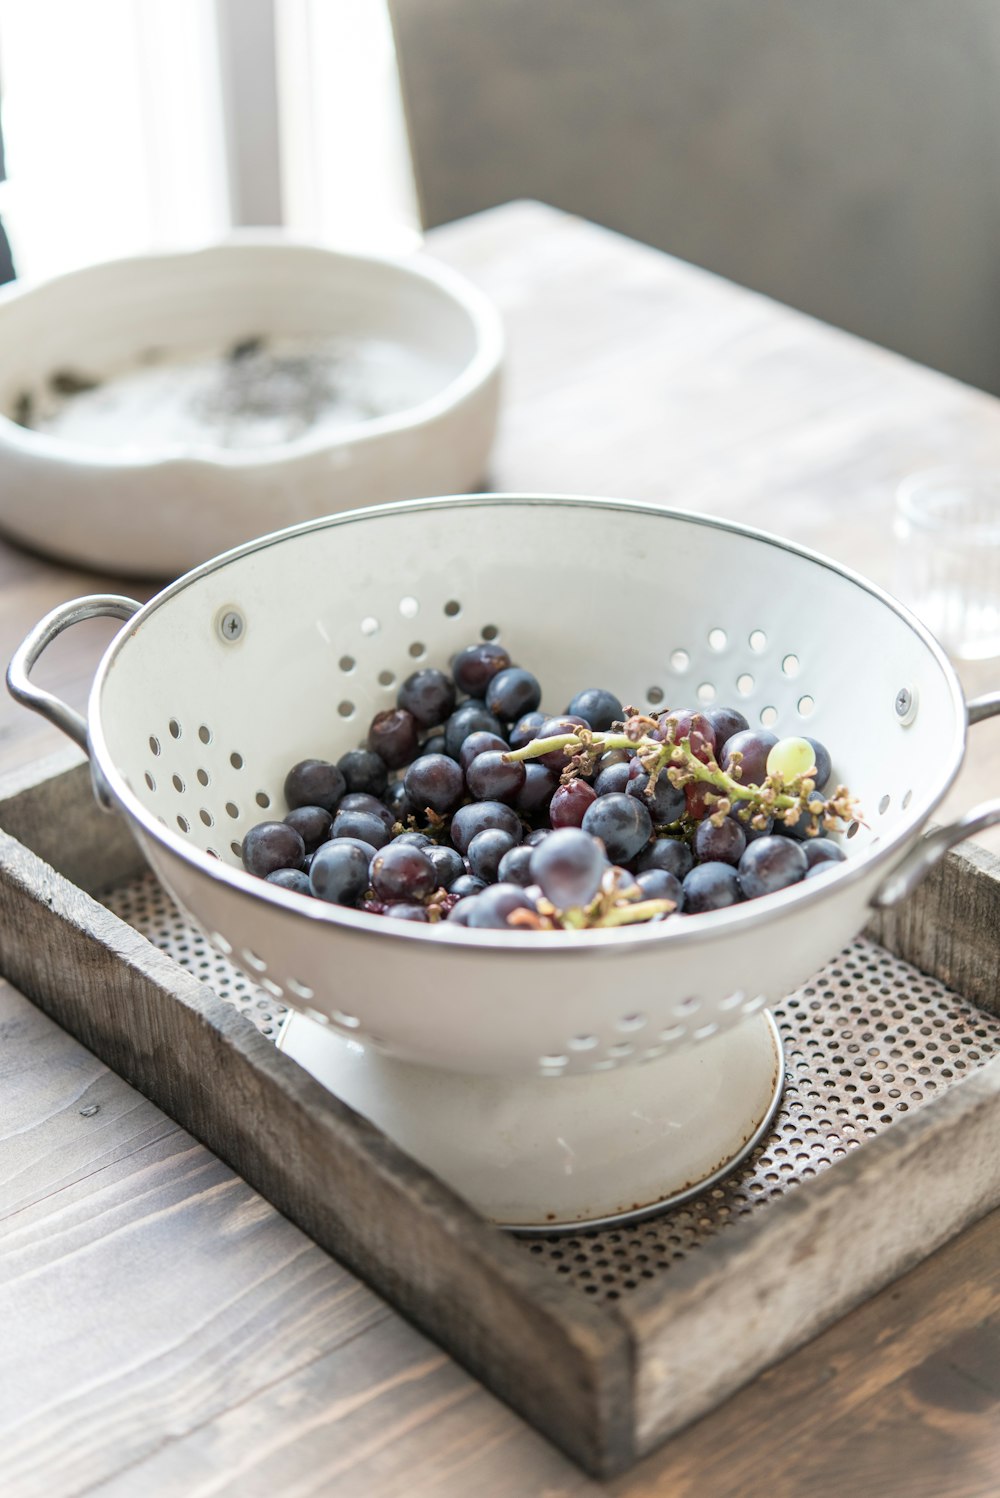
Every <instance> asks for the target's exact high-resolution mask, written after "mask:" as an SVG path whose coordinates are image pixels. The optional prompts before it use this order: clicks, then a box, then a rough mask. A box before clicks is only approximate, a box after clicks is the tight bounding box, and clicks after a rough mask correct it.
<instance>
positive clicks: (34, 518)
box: [0, 232, 503, 577]
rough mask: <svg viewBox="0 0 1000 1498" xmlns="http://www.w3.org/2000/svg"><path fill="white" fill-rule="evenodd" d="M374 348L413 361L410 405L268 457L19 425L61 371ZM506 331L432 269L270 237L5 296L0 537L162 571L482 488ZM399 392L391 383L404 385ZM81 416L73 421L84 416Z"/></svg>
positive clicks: (86, 273) (61, 554)
mask: <svg viewBox="0 0 1000 1498" xmlns="http://www.w3.org/2000/svg"><path fill="white" fill-rule="evenodd" d="M255 337H263V338H264V339H278V340H281V339H289V340H295V339H316V338H333V339H341V340H351V339H355V340H358V339H368V340H378V341H379V343H380V344H381V346H382V347H385V346H386V345H392V346H395V347H401V348H402V350H403V351H404V355H403V357H409V358H410V359H418V360H422V361H423V378H422V379H421V381H420V382H419V385H420V394H419V398H418V399H417V400H416V402H415V403H412V404H405V405H403V406H402V407H400V406H399V404H398V396H399V391H398V389H397V390H396V399H397V406H396V408H395V409H393V410H390V411H389V412H388V414H380V415H375V416H366V417H362V418H360V419H357V420H354V421H353V422H352V423H351V424H350V425H347V426H343V427H341V428H340V429H338V430H336V431H331V430H327V431H325V432H324V431H323V430H322V429H316V430H313V431H311V432H310V431H305V432H303V434H302V435H298V436H295V437H294V438H292V439H291V440H283V441H281V442H280V443H279V444H277V445H271V446H257V447H246V446H244V447H237V448H227V447H225V446H222V445H216V444H214V443H212V442H204V441H198V442H191V441H184V442H177V441H172V440H163V441H159V442H157V441H149V440H148V439H142V440H133V441H131V442H130V443H125V442H121V441H120V440H116V441H115V443H114V445H108V444H105V445H99V444H98V443H96V442H95V441H94V440H92V437H91V435H90V434H88V435H87V440H80V438H79V436H73V435H69V434H68V433H66V432H65V431H58V432H57V431H46V430H40V429H35V428H33V427H31V426H25V425H22V424H20V423H19V421H18V420H17V414H18V411H19V407H20V412H21V414H22V416H23V414H24V406H25V398H26V397H27V399H28V401H30V404H31V407H32V410H33V412H37V411H38V410H39V408H40V407H41V406H44V404H45V402H46V400H48V401H49V402H51V400H52V388H53V387H52V381H53V376H54V375H58V374H59V372H65V371H69V372H71V373H73V374H82V375H85V376H92V377H96V378H97V379H99V380H101V381H106V380H108V379H109V378H111V377H114V376H115V375H118V374H120V373H122V372H124V371H128V370H132V369H137V368H141V367H142V366H143V363H144V361H145V362H147V364H148V361H149V357H150V352H151V351H153V352H154V357H155V361H156V365H157V367H158V368H162V367H165V366H170V364H171V363H172V362H177V361H181V360H183V359H184V358H185V356H190V355H191V354H192V353H193V352H196V351H204V350H213V351H215V352H217V353H218V354H222V353H223V352H224V351H225V350H227V349H231V348H232V347H233V346H234V345H236V344H239V343H240V342H241V341H243V340H246V339H248V338H255ZM502 352H503V335H502V329H501V324H500V319H499V316H498V314H497V312H496V311H495V309H494V308H493V306H492V305H491V304H490V303H489V302H488V300H487V299H486V298H485V297H484V296H483V295H482V294H481V293H480V292H478V291H477V290H476V289H475V288H474V287H472V286H470V285H469V284H468V283H467V282H466V281H465V280H464V279H463V278H462V277H461V276H459V275H456V274H455V273H454V272H452V271H450V270H448V269H447V268H446V267H443V266H441V265H438V264H437V263H435V262H433V261H431V260H430V259H427V258H424V257H422V256H421V257H413V258H411V259H407V260H404V261H394V260H388V259H379V258H377V257H373V256H362V255H348V254H342V253H339V252H336V251H333V250H330V249H324V248H319V247H315V246H308V245H302V244H295V243H293V242H291V241H289V240H287V239H286V238H284V237H282V236H280V235H276V234H273V233H265V234H261V233H258V232H254V233H253V234H251V235H241V236H239V237H237V238H234V239H233V240H231V241H229V242H227V243H225V244H221V245H216V246H212V247H209V248H205V249H198V250H190V251H181V252H178V253H171V254H157V255H143V256H136V257H134V258H131V259H124V260H118V261H109V262H106V263H103V264H100V265H94V266H89V267H87V268H85V269H83V270H78V271H73V272H71V273H69V274H67V275H62V276H58V277H55V278H53V279H51V280H49V281H46V282H44V283H41V284H38V285H34V286H27V287H19V286H14V287H12V288H10V289H9V290H7V291H5V292H4V293H3V294H2V295H0V527H2V528H3V530H4V531H5V532H6V534H7V535H9V536H11V537H12V538H13V539H15V540H17V541H21V542H23V543H25V544H27V545H28V546H31V547H33V548H36V549H37V550H40V551H43V552H46V553H49V554H50V555H54V556H57V557H58V558H60V559H62V560H66V561H70V562H74V563H82V564H83V565H85V566H91V567H95V568H98V569H100V570H101V571H110V572H115V573H122V574H128V575H139V576H153V577H170V576H174V575H176V574H178V573H180V572H183V571H185V570H187V569H188V568H190V567H192V566H194V565H196V564H197V563H199V562H202V561H204V560H205V559H206V558H208V557H211V556H214V555H216V554H217V553H219V552H221V551H225V550H227V549H228V548H230V547H232V546H236V545H239V544H240V543H241V542H244V541H247V540H249V539H251V538H252V537H255V536H259V535H261V534H263V533H266V532H269V531H272V530H277V529H280V528H282V527H285V526H287V525H290V524H294V523H296V522H299V521H304V520H310V519H314V518H317V517H319V516H323V515H327V514H333V513H336V512H338V511H341V510H346V509H357V508H358V506H359V505H360V506H363V505H368V504H373V503H377V502H381V501H384V500H391V499H401V498H410V497H421V496H424V495H431V494H448V493H455V492H460V491H468V490H474V489H476V488H478V487H479V486H480V485H481V483H482V480H483V477H484V473H485V466H486V460H487V456H488V453H489V449H490V446H491V443H492V440H493V435H494V431H495V427H496V416H497V404H498V395H499V377H500V365H501V359H502ZM397 384H398V382H397ZM81 409H82V408H81Z"/></svg>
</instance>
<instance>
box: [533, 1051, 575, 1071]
mask: <svg viewBox="0 0 1000 1498" xmlns="http://www.w3.org/2000/svg"><path fill="white" fill-rule="evenodd" d="M538 1064H539V1066H544V1067H545V1068H546V1070H549V1071H557V1070H560V1071H561V1070H562V1068H563V1067H564V1066H569V1057H568V1056H556V1055H551V1056H539V1058H538Z"/></svg>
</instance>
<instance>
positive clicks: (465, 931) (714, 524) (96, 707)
mask: <svg viewBox="0 0 1000 1498" xmlns="http://www.w3.org/2000/svg"><path fill="white" fill-rule="evenodd" d="M511 500H514V501H516V502H518V503H521V504H529V505H534V504H538V505H544V506H551V505H560V506H563V505H564V506H567V507H577V508H587V509H605V510H617V511H631V512H637V513H640V514H648V515H659V516H663V517H665V518H669V519H674V520H680V521H683V522H688V523H691V524H695V525H700V526H706V527H710V528H714V529H717V530H723V531H726V532H729V533H731V534H734V535H738V536H743V537H746V538H748V539H750V540H754V541H758V542H761V543H763V544H765V545H768V546H774V547H777V548H779V549H780V550H783V551H788V552H791V553H793V554H794V555H796V556H799V557H802V558H804V559H805V560H807V561H809V562H812V563H814V564H816V565H819V566H822V567H825V568H827V569H828V570H830V571H832V572H835V573H836V574H837V575H838V576H840V577H842V578H844V579H846V580H847V581H849V582H851V583H853V584H855V585H856V586H857V587H859V588H861V589H862V590H863V591H864V592H866V593H868V594H870V595H871V596H872V597H874V598H875V599H877V600H878V601H880V602H881V603H883V604H884V605H885V606H886V607H887V608H889V609H890V610H891V611H892V612H893V613H894V614H896V615H897V616H898V617H899V618H900V619H901V620H902V621H903V622H904V623H905V624H906V625H907V626H908V627H909V628H910V629H911V630H912V631H913V632H914V633H915V634H916V635H917V636H918V638H919V639H920V640H921V642H922V643H923V644H924V646H925V647H926V648H927V649H928V650H929V651H930V653H931V655H932V656H933V658H934V660H935V662H936V663H937V665H938V666H939V668H940V670H941V672H942V675H943V677H944V681H945V684H946V686H947V687H948V689H949V691H950V695H951V699H952V705H953V708H954V733H953V735H952V739H951V742H950V744H949V743H947V742H942V745H941V752H940V760H939V763H940V765H941V766H942V772H941V777H940V779H939V780H938V782H937V783H936V785H935V788H934V791H933V793H932V794H927V793H924V794H922V795H920V796H917V795H915V796H914V800H913V803H912V804H911V807H910V808H909V809H908V810H907V812H906V814H905V816H904V818H903V819H901V821H900V824H899V826H898V827H897V828H896V829H895V831H894V832H893V833H891V834H889V835H887V836H886V838H885V840H884V841H882V842H880V843H879V845H878V846H877V847H874V848H869V849H867V850H866V851H865V852H863V853H861V854H859V855H857V856H855V857H852V858H847V859H846V860H845V861H844V862H842V863H838V864H837V865H836V866H835V868H834V871H833V872H831V873H830V874H829V875H828V877H827V878H825V879H811V880H804V881H802V882H801V883H799V884H797V885H793V886H791V887H790V888H789V889H785V890H781V891H779V892H778V894H776V895H765V896H762V897H761V898H759V899H756V900H747V901H745V902H743V903H741V904H739V905H733V906H730V907H728V908H727V909H724V910H715V911H707V912H705V913H703V914H700V915H686V916H684V918H683V920H682V921H676V922H675V921H670V920H667V921H663V922H656V923H652V924H646V925H635V926H625V927H618V928H616V929H611V930H588V931H549V932H546V931H525V932H519V931H499V930H490V929H483V928H480V929H470V928H468V927H462V926H454V927H451V928H450V929H449V927H450V923H449V922H448V921H442V922H438V923H436V924H435V925H429V924H428V925H423V924H421V923H419V922H412V921H393V920H386V918H385V917H384V916H379V915H372V914H369V913H368V912H366V911H363V910H354V909H351V908H349V907H346V906H339V905H332V904H328V903H326V902H325V901H321V900H317V899H315V898H313V897H311V896H308V895H299V894H295V893H294V892H293V891H291V890H285V889H281V888H279V887H278V886H275V885H270V884H268V883H267V882H266V881H265V880H263V879H258V878H256V877H255V876H254V875H252V874H248V873H247V872H246V871H245V870H243V869H238V868H233V867H230V866H229V865H228V864H225V863H223V862H222V860H221V859H218V858H213V857H211V856H210V855H209V854H208V853H205V852H203V851H202V850H201V849H200V848H198V847H196V846H195V845H194V844H192V843H190V842H187V841H186V840H185V839H184V838H182V837H181V836H180V835H179V834H178V833H175V832H172V831H171V829H170V828H169V827H166V826H164V825H163V824H162V823H161V822H160V821H159V819H158V818H157V817H155V816H154V815H153V814H152V813H150V812H149V811H148V810H147V808H146V807H145V806H144V805H143V803H142V802H141V801H140V799H139V798H138V796H137V795H136V794H135V793H134V792H133V791H132V790H131V788H130V787H129V786H128V784H127V782H126V781H125V778H124V776H123V775H122V774H120V773H119V771H118V769H117V767H116V766H115V764H114V761H113V759H112V757H111V754H110V751H109V749H108V744H107V740H106V738H105V734H104V728H103V724H102V721H101V695H102V692H103V688H104V684H105V682H106V680H107V678H108V675H109V672H110V671H111V669H112V668H113V666H114V662H115V660H116V659H117V657H118V655H119V653H120V652H121V651H122V650H123V649H124V648H126V647H127V644H128V640H129V639H130V638H131V636H132V635H133V634H134V633H135V632H136V630H137V629H139V628H140V627H141V625H142V623H143V621H144V620H145V619H147V618H148V617H149V616H150V615H151V614H152V613H154V612H155V611H156V610H157V609H159V608H162V607H164V606H166V605H167V604H168V603H169V602H170V600H171V599H172V598H174V597H176V596H177V595H178V594H179V593H181V592H183V591H184V590H185V589H186V588H188V587H189V586H191V585H192V584H193V583H195V582H196V581H198V580H199V579H200V578H202V577H205V576H207V575H209V574H210V573H212V572H214V571H217V570H219V569H220V568H222V567H225V566H226V565H227V564H228V563H229V562H232V561H235V560H237V559H239V558H242V557H245V556H249V555H251V554H252V553H254V552H256V551H262V550H265V549H266V548H267V547H269V546H274V545H280V544H282V543H283V542H285V541H286V540H291V539H293V538H296V537H298V536H301V535H305V534H308V533H309V532H312V531H318V530H321V529H324V530H325V529H327V528H330V527H333V526H339V525H351V524H357V523H359V522H363V521H366V520H372V521H377V520H379V519H382V518H384V517H385V516H387V515H392V514H394V513H396V512H398V511H410V512H413V511H419V510H444V509H457V508H463V507H469V506H474V507H481V506H490V505H499V504H505V503H507V502H509V501H511ZM87 718H88V728H89V740H90V752H91V756H92V759H93V762H94V765H95V767H96V768H97V770H98V771H99V772H100V774H101V775H102V776H103V777H104V779H105V781H106V782H107V786H108V789H109V790H110V792H111V794H112V796H113V797H114V798H115V799H116V800H117V801H118V802H119V804H120V805H121V806H122V808H123V809H124V811H125V812H126V813H127V815H128V816H129V817H130V818H131V819H132V820H133V821H134V822H135V823H136V824H137V825H138V827H139V828H140V829H141V830H142V832H143V833H144V834H145V835H146V836H147V837H148V838H150V839H151V840H152V841H153V842H154V843H155V844H159V845H160V846H161V847H162V848H163V849H164V850H165V851H166V852H167V853H168V854H170V855H172V856H174V857H179V858H180V859H181V860H182V861H183V862H184V863H186V864H188V865H191V866H193V868H194V869H195V871H196V872H197V873H198V874H200V875H202V876H208V877H209V878H211V879H213V880H214V881H216V882H221V883H223V884H224V885H226V886H227V887H228V888H229V889H230V890H231V891H232V892H233V893H234V894H237V895H239V896H241V897H243V898H249V899H252V900H264V901H265V902H266V903H267V904H269V905H271V906H274V907H276V908H277V909H278V910H280V911H284V912H286V913H294V914H299V915H301V916H304V917H306V918H307V919H311V920H318V921H320V922H322V923H323V924H326V925H329V926H331V927H333V928H336V929H346V930H348V931H350V932H351V933H352V934H354V935H357V936H369V935H370V936H376V935H377V936H378V937H379V939H380V940H382V941H385V940H386V939H395V940H401V941H418V942H419V941H431V942H433V943H434V944H435V945H436V946H437V947H443V946H451V945H454V946H456V947H460V948H462V949H464V950H466V951H468V950H475V949H478V950H480V951H483V952H487V953H490V954H495V953H497V952H509V953H514V952H518V953H520V954H522V955H523V954H524V953H525V952H533V953H536V954H542V953H558V954H560V955H565V954H566V953H568V952H571V951H576V952H580V953H581V954H582V953H587V952H594V951H605V952H608V953H614V952H624V951H625V950H627V949H629V948H632V947H638V946H641V945H643V944H645V943H646V942H654V943H658V942H664V943H669V944H674V945H677V944H690V943H692V942H699V941H701V940H702V939H703V938H705V937H708V936H711V935H713V934H715V935H717V936H718V937H720V938H723V937H725V936H727V935H728V936H733V935H737V934H739V933H740V932H742V931H743V930H745V929H746V928H747V927H748V926H750V925H756V924H758V923H761V922H766V921H768V920H771V919H780V918H781V917H782V916H783V915H785V914H787V913H788V912H789V911H790V910H792V909H796V910H797V909H802V910H805V909H815V908H816V907H817V906H818V904H819V902H821V901H822V900H823V899H824V898H825V897H826V896H827V895H828V894H829V893H831V892H833V891H844V890H845V889H846V888H847V887H848V886H849V885H854V884H857V883H859V882H860V881H861V880H863V879H865V878H866V877H869V876H870V875H871V874H872V872H873V871H874V870H876V869H885V868H886V866H887V865H888V864H889V863H890V861H891V860H893V859H895V858H896V857H897V855H899V854H900V853H902V852H903V851H904V848H905V847H906V846H907V845H909V844H911V843H912V842H913V841H915V839H916V837H917V834H918V833H919V831H920V829H921V827H922V826H923V825H924V823H925V822H926V821H927V819H928V817H929V816H930V814H931V812H932V811H933V810H934V807H935V806H937V805H938V803H939V802H940V801H941V800H942V798H943V797H944V796H945V794H946V793H947V791H948V789H949V787H950V786H951V785H952V783H953V781H954V779H955V777H956V775H957V774H958V771H959V768H960V766H961V763H962V759H963V757H964V753H965V743H966V730H967V709H966V702H965V696H964V693H963V691H962V687H961V683H960V681H959V678H958V675H957V673H956V671H955V668H954V667H953V666H952V664H951V662H950V660H949V659H948V657H947V655H946V654H945V652H944V650H943V649H942V648H941V646H940V645H939V644H938V642H937V640H936V639H935V638H934V636H933V635H932V634H931V633H930V631H929V630H927V629H926V628H925V626H924V625H923V624H921V623H920V621H919V620H918V619H917V618H916V617H915V616H914V615H913V614H912V613H910V611H909V610H908V609H907V608H905V606H904V605H902V604H900V603H899V602H897V600H896V599H894V598H893V597H892V596H891V595H890V594H888V593H886V592H885V591H884V590H883V589H881V588H880V587H878V586H877V585H876V584H875V583H872V582H869V581H868V579H867V578H865V577H863V576H861V575H860V574H859V573H856V572H854V571H853V570H851V569H850V568H847V567H843V566H841V564H840V563H838V562H835V561H833V560H832V559H831V558H829V557H826V556H823V555H822V554H821V553H819V552H815V551H812V550H810V549H809V548H807V547H804V546H799V545H798V544H797V543H795V542H792V541H789V540H787V539H785V538H784V537H781V536H776V535H774V534H772V533H770V532H768V531H763V530H760V529H758V528H756V527H754V526H748V525H743V524H741V523H739V522H737V521H731V520H725V519H722V518H719V517H716V516H711V515H705V514H699V513H696V512H694V511H689V510H680V509H675V508H673V507H668V506H665V505H654V504H649V503H646V502H644V501H639V500H622V499H611V498H593V497H587V496H583V495H563V494H527V493H525V494H521V493H509V494H506V493H496V494H472V495H468V494H462V495H449V496H446V497H442V498H433V499H415V500H398V501H395V502H393V503H390V504H385V505H372V506H368V507H365V508H362V509H356V510H349V511H345V512H343V513H341V514H336V515H328V516H324V517H323V518H321V519H319V520H310V521H305V522H303V523H302V524H300V525H294V526H287V527H285V528H284V529H282V530H279V531H273V532H271V533H269V534H268V535H265V536H260V537H257V538H256V539H255V540H253V541H250V542H246V543H244V544H243V545H241V546H237V547H233V548H232V549H230V550H229V551H226V552H222V553H220V554H219V555H218V556H217V557H214V558H212V559H211V560H209V561H207V562H204V563H202V564H201V565H200V566H198V567H195V568H193V569H192V570H191V571H190V572H187V573H185V574H184V575H183V576H182V577H180V578H178V579H176V581H174V582H172V583H170V584H169V585H168V586H167V587H165V588H164V589H162V590H161V591H160V592H159V593H157V594H155V595H154V597H152V598H151V599H150V600H149V601H148V602H147V603H145V604H143V605H142V606H141V607H140V608H139V610H138V611H137V613H136V614H134V615H133V616H132V618H131V619H129V621H128V622H127V623H126V624H125V625H124V626H123V627H122V629H121V630H120V631H119V632H118V634H117V635H116V636H115V638H114V639H113V640H112V641H111V643H110V645H109V646H108V648H107V650H106V651H105V653H104V655H103V656H102V658H101V661H100V663H99V665H98V668H97V672H96V674H95V676H94V681H93V685H92V687H91V691H90V697H89V701H88V709H87Z"/></svg>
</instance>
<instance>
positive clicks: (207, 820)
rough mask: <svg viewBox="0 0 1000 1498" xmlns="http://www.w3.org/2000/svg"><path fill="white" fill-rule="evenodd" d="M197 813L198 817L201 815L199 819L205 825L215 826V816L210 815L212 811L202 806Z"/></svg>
mask: <svg viewBox="0 0 1000 1498" xmlns="http://www.w3.org/2000/svg"><path fill="white" fill-rule="evenodd" d="M198 815H199V817H201V820H202V821H203V822H204V824H205V826H206V827H214V826H215V818H214V817H213V816H212V813H211V812H210V811H208V810H207V809H206V808H205V807H204V806H203V807H202V808H201V810H200V811H199V812H198Z"/></svg>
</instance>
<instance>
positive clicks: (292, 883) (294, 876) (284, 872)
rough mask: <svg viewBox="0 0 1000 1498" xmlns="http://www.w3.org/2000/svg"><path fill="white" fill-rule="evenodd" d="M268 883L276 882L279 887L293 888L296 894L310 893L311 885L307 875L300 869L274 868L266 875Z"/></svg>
mask: <svg viewBox="0 0 1000 1498" xmlns="http://www.w3.org/2000/svg"><path fill="white" fill-rule="evenodd" d="M266 882H267V883H268V884H276V885H277V886H278V888H279V889H291V890H294V891H295V893H296V894H297V895H311V894H312V885H311V884H310V883H309V875H308V874H305V873H303V871H302V870H301V869H275V870H274V871H273V872H272V873H270V874H268V875H267V879H266Z"/></svg>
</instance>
